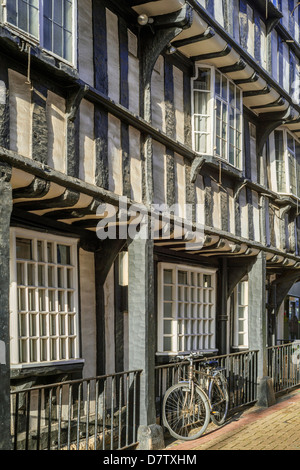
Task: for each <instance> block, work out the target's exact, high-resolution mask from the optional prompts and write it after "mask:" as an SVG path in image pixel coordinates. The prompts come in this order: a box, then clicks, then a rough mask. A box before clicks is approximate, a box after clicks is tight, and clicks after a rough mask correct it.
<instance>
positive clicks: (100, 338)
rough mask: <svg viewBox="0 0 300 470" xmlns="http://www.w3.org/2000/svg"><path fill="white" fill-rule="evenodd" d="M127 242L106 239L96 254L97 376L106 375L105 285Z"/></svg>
mask: <svg viewBox="0 0 300 470" xmlns="http://www.w3.org/2000/svg"><path fill="white" fill-rule="evenodd" d="M125 243H126V240H110V239H106V240H104V241H103V242H101V243H100V246H99V248H98V249H97V250H96V252H95V279H96V324H97V333H96V334H97V375H104V374H106V341H108V340H109V338H106V337H105V298H104V283H105V280H106V278H107V275H108V273H109V271H110V269H111V267H112V265H113V263H114V262H115V259H116V257H117V256H118V253H119V252H120V251H121V250H122V248H123V247H124V245H125Z"/></svg>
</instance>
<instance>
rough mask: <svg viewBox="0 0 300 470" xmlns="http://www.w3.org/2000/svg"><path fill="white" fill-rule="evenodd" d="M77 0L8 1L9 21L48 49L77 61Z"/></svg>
mask: <svg viewBox="0 0 300 470" xmlns="http://www.w3.org/2000/svg"><path fill="white" fill-rule="evenodd" d="M74 4H75V0H6V5H5V6H6V16H5V15H4V17H5V18H6V23H8V24H9V25H11V26H13V27H15V28H17V29H18V30H20V31H21V32H23V33H25V35H26V37H27V39H32V40H33V41H34V42H37V43H39V44H40V46H41V47H42V48H44V49H45V50H47V51H49V52H51V53H53V54H55V55H56V56H58V57H60V58H63V59H65V60H66V61H68V62H70V63H73V62H74Z"/></svg>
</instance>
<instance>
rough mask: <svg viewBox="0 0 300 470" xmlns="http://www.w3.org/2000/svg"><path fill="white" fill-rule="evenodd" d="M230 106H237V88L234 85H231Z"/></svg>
mask: <svg viewBox="0 0 300 470" xmlns="http://www.w3.org/2000/svg"><path fill="white" fill-rule="evenodd" d="M229 104H230V106H235V86H234V84H233V83H231V82H230V83H229Z"/></svg>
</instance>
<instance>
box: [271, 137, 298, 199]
mask: <svg viewBox="0 0 300 470" xmlns="http://www.w3.org/2000/svg"><path fill="white" fill-rule="evenodd" d="M270 149H271V165H272V166H271V170H272V172H273V174H274V176H275V181H276V185H277V187H276V188H274V189H277V191H278V192H279V193H286V194H292V195H293V196H297V197H300V144H299V142H298V141H297V140H296V139H295V138H294V137H293V136H292V134H290V133H289V132H288V131H287V130H286V129H279V130H276V131H274V133H273V135H271V137H270ZM272 168H273V169H272Z"/></svg>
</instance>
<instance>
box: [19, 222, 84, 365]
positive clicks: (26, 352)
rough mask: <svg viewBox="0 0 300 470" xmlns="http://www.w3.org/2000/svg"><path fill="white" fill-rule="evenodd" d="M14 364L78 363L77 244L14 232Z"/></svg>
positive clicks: (22, 231)
mask: <svg viewBox="0 0 300 470" xmlns="http://www.w3.org/2000/svg"><path fill="white" fill-rule="evenodd" d="M11 250H12V256H11V281H12V282H11V311H12V315H11V332H12V350H11V358H12V364H20V365H24V364H37V363H49V362H50V363H51V362H55V361H66V360H74V359H78V357H79V351H78V306H77V291H78V289H77V242H76V241H71V242H70V240H69V239H68V240H67V239H64V238H57V237H54V236H51V235H49V234H47V236H46V237H45V235H44V234H41V233H36V232H29V231H26V230H19V229H18V230H17V229H13V230H12V235H11Z"/></svg>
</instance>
